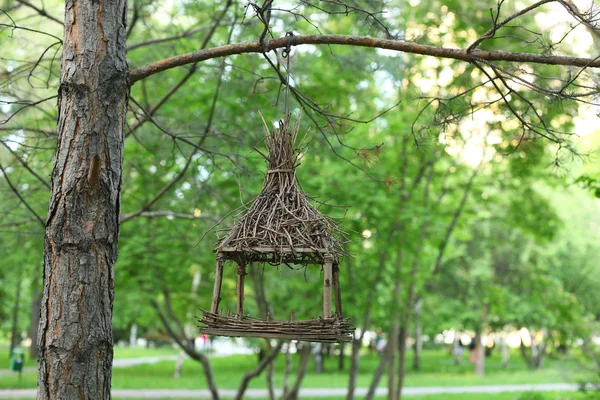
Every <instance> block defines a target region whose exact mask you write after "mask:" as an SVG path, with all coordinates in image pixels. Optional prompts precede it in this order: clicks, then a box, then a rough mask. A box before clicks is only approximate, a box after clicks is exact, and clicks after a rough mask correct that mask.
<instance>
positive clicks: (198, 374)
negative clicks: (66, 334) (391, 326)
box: [0, 350, 582, 389]
mask: <svg viewBox="0 0 600 400" xmlns="http://www.w3.org/2000/svg"><path fill="white" fill-rule="evenodd" d="M121 354H127V353H121ZM130 354H131V353H130ZM153 355H156V353H153ZM257 361H258V359H257V356H255V355H235V356H228V357H214V358H211V368H212V372H213V375H214V377H215V381H216V385H217V387H219V388H228V389H235V388H237V387H238V385H239V383H240V381H241V379H242V376H243V375H244V374H245V373H246V372H247V371H249V370H251V369H252V368H254V367H255V366H256V364H257ZM408 361H409V362H408V365H409V370H408V373H407V375H406V386H473V385H501V384H526V383H557V382H577V380H578V379H580V378H582V375H581V374H580V372H579V371H580V370H581V367H580V365H579V363H578V361H577V360H576V357H575V356H569V357H562V358H561V359H548V360H547V362H546V365H545V366H544V368H543V369H541V370H539V371H530V370H528V369H527V367H526V365H525V364H524V362H523V360H522V359H521V357H518V356H517V355H516V354H515V357H513V358H512V359H511V363H510V365H509V367H508V368H506V369H503V368H502V367H501V365H500V359H499V357H498V356H497V355H492V357H490V358H488V359H487V360H486V376H485V377H477V376H475V375H474V374H473V367H472V365H471V364H469V363H468V362H467V361H463V363H462V364H461V365H454V364H453V363H452V359H451V357H450V356H449V355H448V354H447V352H445V351H443V350H427V351H425V352H424V355H423V358H422V364H421V371H419V372H415V371H412V369H410V365H411V363H410V361H411V359H410V357H409V360H408ZM296 362H297V356H295V355H294V356H293V357H292V364H293V369H292V374H291V376H290V382H291V381H292V379H293V378H294V376H295V374H294V367H295V364H296ZM378 362H379V358H378V356H377V355H376V354H366V355H364V356H363V357H361V364H360V368H359V375H358V379H357V387H367V386H368V385H369V384H370V383H371V378H372V373H373V371H374V370H375V368H376V367H377V364H378ZM284 363H285V361H284V357H278V359H277V360H276V364H275V385H276V387H282V386H283V385H282V381H283V376H282V371H283V370H284V368H285V365H284ZM337 363H338V360H337V359H336V358H327V357H326V358H325V372H324V373H322V374H315V373H314V372H313V371H314V365H313V363H312V360H311V363H310V364H309V369H308V372H307V374H306V377H305V379H304V382H303V384H302V386H303V387H313V388H318V387H333V388H335V387H338V388H343V387H346V386H347V382H348V368H349V358H347V359H346V363H345V370H344V371H338V370H337ZM174 365H175V362H174V361H162V362H159V363H156V364H144V365H138V366H134V367H128V368H115V369H114V370H113V378H112V385H113V388H119V389H135V388H161V389H169V388H180V389H203V388H206V387H207V385H206V381H205V378H204V373H203V370H202V367H201V365H200V364H199V363H197V362H195V361H193V360H186V361H185V363H184V367H183V374H182V377H181V378H179V379H174V378H173V370H174ZM35 385H36V377H35V373H34V372H31V373H26V374H24V376H23V381H22V382H21V384H19V382H18V377H17V375H16V374H15V375H11V376H5V377H0V388H9V387H29V388H31V387H35ZM385 385H386V377H385V376H384V377H383V378H382V380H381V382H380V386H385ZM249 387H251V388H264V387H265V379H264V375H263V376H259V377H257V378H255V379H253V380H252V381H251V382H250V384H249Z"/></svg>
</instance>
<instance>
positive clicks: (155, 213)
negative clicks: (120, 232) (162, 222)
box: [120, 210, 204, 223]
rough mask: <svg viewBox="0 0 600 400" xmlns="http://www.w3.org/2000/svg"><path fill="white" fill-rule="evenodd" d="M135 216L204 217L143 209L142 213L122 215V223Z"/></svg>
mask: <svg viewBox="0 0 600 400" xmlns="http://www.w3.org/2000/svg"><path fill="white" fill-rule="evenodd" d="M133 217H145V218H159V217H167V218H169V217H171V218H179V219H200V218H204V217H203V216H197V217H196V216H195V215H194V214H185V213H178V212H174V211H168V210H165V211H160V210H159V211H143V212H141V213H137V212H133V213H127V214H123V215H121V220H120V223H123V222H127V221H129V220H130V219H132V218H133Z"/></svg>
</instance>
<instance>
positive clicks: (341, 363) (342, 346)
mask: <svg viewBox="0 0 600 400" xmlns="http://www.w3.org/2000/svg"><path fill="white" fill-rule="evenodd" d="M345 348H346V343H344V342H342V343H340V354H339V356H338V371H343V370H344V358H345V356H344V349H345Z"/></svg>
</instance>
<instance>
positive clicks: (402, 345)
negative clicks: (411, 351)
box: [395, 318, 408, 400]
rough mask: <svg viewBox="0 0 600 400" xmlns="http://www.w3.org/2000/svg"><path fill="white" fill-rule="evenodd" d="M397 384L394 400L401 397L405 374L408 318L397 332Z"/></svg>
mask: <svg viewBox="0 0 600 400" xmlns="http://www.w3.org/2000/svg"><path fill="white" fill-rule="evenodd" d="M398 336H399V338H398V350H399V353H400V354H399V362H398V386H396V398H395V399H396V400H399V399H401V398H402V390H403V389H404V377H405V376H406V338H407V337H408V318H407V319H406V321H405V323H404V324H402V325H401V326H400V332H399V334H398Z"/></svg>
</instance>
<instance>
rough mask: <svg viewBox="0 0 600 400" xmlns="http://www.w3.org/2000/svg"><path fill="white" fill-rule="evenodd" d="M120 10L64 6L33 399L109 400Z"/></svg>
mask: <svg viewBox="0 0 600 400" xmlns="http://www.w3.org/2000/svg"><path fill="white" fill-rule="evenodd" d="M126 14H127V1H126V0H115V1H92V0H67V1H66V4H65V21H64V41H63V49H62V51H63V53H62V67H61V77H60V90H59V101H58V110H59V114H58V115H59V117H58V129H57V132H58V140H57V147H56V158H55V163H54V169H53V171H52V189H51V196H50V205H49V211H48V219H47V221H46V236H45V242H44V291H43V298H42V310H41V318H40V328H39V336H38V345H39V355H40V358H39V365H38V395H37V396H38V397H37V398H38V399H75V398H77V399H109V398H110V384H111V369H112V359H113V338H112V308H113V299H114V265H115V262H116V259H117V241H118V237H119V207H120V194H121V173H122V162H123V137H124V135H123V133H124V125H125V115H126V112H127V98H128V86H127V61H126V47H125V33H126V21H127V15H126Z"/></svg>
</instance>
